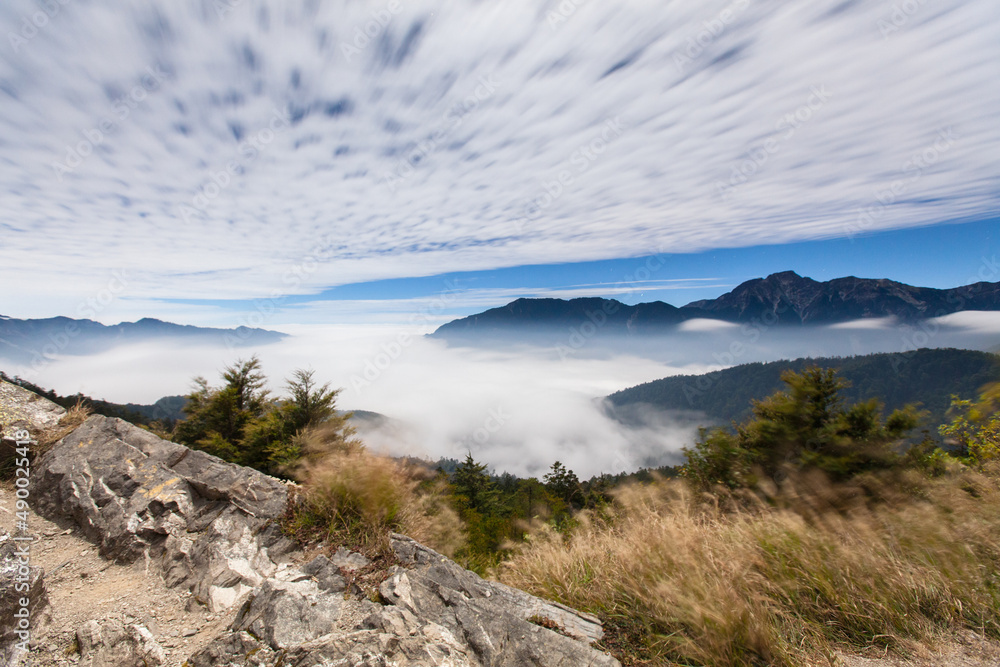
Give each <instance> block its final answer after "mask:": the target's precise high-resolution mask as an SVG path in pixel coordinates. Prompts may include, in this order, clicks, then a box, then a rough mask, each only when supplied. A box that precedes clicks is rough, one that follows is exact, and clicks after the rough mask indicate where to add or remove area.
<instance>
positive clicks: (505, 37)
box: [0, 0, 1000, 317]
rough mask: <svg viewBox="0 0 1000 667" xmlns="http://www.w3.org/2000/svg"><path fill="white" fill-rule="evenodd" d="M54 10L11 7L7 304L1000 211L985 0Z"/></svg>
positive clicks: (759, 237)
mask: <svg viewBox="0 0 1000 667" xmlns="http://www.w3.org/2000/svg"><path fill="white" fill-rule="evenodd" d="M44 4H45V3H42V4H38V3H35V2H32V1H31V0H8V1H7V2H4V3H3V5H2V7H0V27H2V28H3V32H4V34H5V35H6V36H5V38H4V40H3V43H0V146H2V149H0V211H3V215H2V217H0V226H2V232H0V233H2V239H0V243H2V257H3V261H2V263H0V278H2V280H3V283H4V285H5V286H9V287H7V290H8V291H7V294H6V295H5V296H7V299H6V304H7V305H5V306H4V308H5V311H6V312H7V313H9V314H18V313H19V312H26V311H29V310H30V311H37V309H38V308H39V304H40V303H44V304H46V305H47V306H48V307H50V308H51V314H55V313H56V312H62V313H67V314H73V313H74V312H76V310H77V309H78V308H79V304H80V303H83V302H85V301H86V300H87V299H88V298H94V295H96V294H99V293H100V292H101V290H103V289H105V288H106V285H107V284H108V281H109V280H110V279H111V278H112V272H113V271H115V270H118V271H125V272H126V273H127V274H128V275H130V276H131V278H130V280H129V281H128V284H127V287H126V289H125V290H124V291H123V292H122V294H120V295H116V296H117V299H118V301H117V303H118V304H119V305H118V306H116V307H123V304H124V305H127V304H129V303H131V304H132V305H133V306H138V305H139V304H148V303H150V301H149V300H151V299H171V298H187V299H248V300H252V299H256V298H261V297H266V296H268V295H271V294H273V293H275V292H277V293H281V294H312V293H317V292H319V291H321V290H323V289H324V288H327V287H329V286H332V285H339V284H346V283H357V282H363V281H368V280H376V279H381V278H390V277H405V276H419V275H432V274H438V273H443V272H448V271H464V270H481V269H487V268H494V267H501V266H517V265H522V264H539V263H551V262H569V261H583V260H592V259H600V258H610V257H629V256H640V255H647V254H649V253H650V252H657V251H659V252H686V251H695V250H699V249H706V248H715V247H735V246H746V245H754V244H763V243H775V242H785V241H792V240H800V239H815V238H830V237H837V236H845V235H855V234H861V233H867V232H871V231H876V230H879V229H888V228H897V227H907V226H918V225H928V224H933V223H938V222H942V221H948V220H960V219H970V218H975V217H977V216H982V215H984V214H987V213H989V212H995V211H996V210H997V203H998V202H997V199H998V192H1000V189H998V187H997V186H998V182H1000V165H998V162H997V160H996V155H998V154H1000V123H998V122H997V109H1000V84H998V79H997V76H996V63H997V62H1000V5H997V4H996V3H995V2H993V0H939V1H937V2H934V3H916V5H917V8H916V9H914V11H913V12H909V13H904V14H901V15H899V16H896V15H894V14H893V5H891V4H890V3H887V2H882V1H878V0H847V1H844V0H808V1H807V0H791V1H786V0H732V1H730V2H726V1H719V0H713V1H710V2H682V1H679V0H675V1H673V2H649V1H645V0H642V1H640V0H617V1H615V2H604V3H598V2H589V3H580V4H579V6H577V5H575V4H573V3H570V4H573V6H574V7H575V9H574V10H573V11H572V12H568V11H562V10H560V7H562V8H563V9H565V8H566V7H567V6H568V5H567V4H566V3H562V4H560V3H557V2H549V3H538V2H535V1H534V0H530V1H529V0H508V1H505V2H503V3H482V2H473V1H472V0H454V1H451V2H446V3H441V2H431V1H430V0H399V2H398V3H388V2H385V3H383V2H378V1H376V2H369V3H361V2H346V1H341V2H328V3H320V2H314V1H310V0H287V1H285V0H281V1H279V0H267V1H265V0H253V1H252V0H242V1H240V0H217V1H209V0H170V1H168V0H152V1H141V2H140V1H139V0H134V1H127V0H119V1H117V2H112V3H98V2H93V1H88V0H71V1H69V2H66V3H65V4H62V3H48V4H49V5H51V6H52V7H57V8H58V11H50V13H51V14H52V15H51V16H49V15H47V14H45V9H44V7H43V5H44ZM390 4H392V7H391V8H390ZM40 8H41V9H40ZM39 12H41V15H39ZM366 31H367V34H366ZM12 36H13V37H12ZM365 37H367V40H366V39H365ZM942 136H944V137H946V139H947V140H946V141H945V140H942ZM587 289H590V290H591V291H588V292H587V293H588V294H597V293H601V294H607V295H613V293H612V292H606V291H605V292H601V291H600V289H601V288H597V287H593V288H592V287H591V286H588V287H587ZM593 290H598V291H596V292H595V291H593ZM573 294H575V293H574V292H573V291H572V290H569V291H566V292H563V295H573ZM382 305H385V304H382ZM172 308H174V309H175V310H176V312H178V313H179V314H183V313H184V312H187V313H195V311H196V310H197V309H195V308H194V307H192V306H185V307H181V306H172ZM126 310H127V309H126ZM196 316H197V315H192V317H196Z"/></svg>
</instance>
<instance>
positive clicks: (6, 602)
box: [0, 530, 49, 665]
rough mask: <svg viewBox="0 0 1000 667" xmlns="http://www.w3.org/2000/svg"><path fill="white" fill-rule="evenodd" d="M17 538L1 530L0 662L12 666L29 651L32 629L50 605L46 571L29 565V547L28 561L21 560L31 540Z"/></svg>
mask: <svg viewBox="0 0 1000 667" xmlns="http://www.w3.org/2000/svg"><path fill="white" fill-rule="evenodd" d="M14 537H15V536H13V535H10V534H9V533H7V532H6V531H4V530H0V665H13V664H15V663H16V662H17V659H18V657H19V656H21V655H23V654H25V653H27V648H28V646H27V642H28V641H30V639H31V636H32V630H37V628H38V627H39V625H40V624H41V622H42V620H43V618H42V617H43V615H44V614H45V613H46V608H47V606H48V604H49V598H48V591H47V589H46V588H45V573H44V571H43V570H42V568H40V567H34V566H32V565H31V564H30V550H29V552H28V556H27V557H26V558H27V560H28V564H25V563H24V562H23V560H22V559H24V558H25V552H24V548H25V546H26V545H30V544H31V543H30V542H27V541H18V540H15V539H14ZM17 537H31V536H28V535H24V534H18V535H17ZM22 601H27V603H28V604H27V606H22V604H21V602H22ZM22 620H23V621H24V622H23V623H22V622H21V621H22ZM24 626H27V627H24Z"/></svg>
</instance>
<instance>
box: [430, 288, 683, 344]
mask: <svg viewBox="0 0 1000 667" xmlns="http://www.w3.org/2000/svg"><path fill="white" fill-rule="evenodd" d="M682 321H684V316H683V314H682V313H681V310H680V309H679V308H676V307H675V306H671V305H670V304H668V303H663V302H662V301H654V302H652V303H640V304H638V305H635V306H629V305H626V304H624V303H622V302H620V301H616V300H614V299H601V298H597V297H591V298H580V299H571V300H569V301H565V300H563V299H517V300H516V301H512V302H510V303H509V304H507V305H506V306H501V307H500V308H492V309H490V310H487V311H485V312H483V313H479V314H477V315H471V316H469V317H465V318H462V319H459V320H455V321H453V322H449V323H447V324H444V325H442V326H441V327H439V328H438V329H437V331H435V332H434V334H432V335H433V336H438V337H445V338H454V337H463V336H487V337H488V336H492V335H498V334H504V333H509V332H511V331H513V330H516V329H518V328H523V327H528V328H532V329H536V330H543V331H544V330H546V329H558V330H562V331H564V330H566V329H567V328H569V327H574V326H576V327H578V326H583V325H584V324H585V323H588V322H589V323H590V324H591V325H592V326H594V327H596V328H598V329H600V330H602V332H604V333H638V332H647V331H656V330H658V329H662V328H664V327H671V326H674V325H676V324H678V323H679V322H682Z"/></svg>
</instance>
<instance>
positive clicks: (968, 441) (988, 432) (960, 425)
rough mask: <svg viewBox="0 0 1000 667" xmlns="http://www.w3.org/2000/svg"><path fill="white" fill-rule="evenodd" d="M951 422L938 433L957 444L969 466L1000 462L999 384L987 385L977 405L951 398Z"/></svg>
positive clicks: (960, 454)
mask: <svg viewBox="0 0 1000 667" xmlns="http://www.w3.org/2000/svg"><path fill="white" fill-rule="evenodd" d="M949 414H950V415H951V417H952V419H951V421H950V422H949V423H947V424H942V425H941V427H940V429H939V432H940V433H941V435H943V436H945V437H946V438H948V439H949V440H951V441H952V442H954V443H955V445H956V446H957V448H958V455H959V456H960V457H961V458H964V459H965V461H966V462H967V463H969V464H970V465H975V466H979V467H981V466H983V465H984V464H985V463H986V462H987V461H994V460H998V459H1000V382H995V383H992V384H990V385H987V386H986V387H985V388H984V389H983V391H982V393H981V394H980V396H979V400H978V401H976V402H973V401H970V400H963V399H961V398H959V397H958V396H952V400H951V410H950V411H949Z"/></svg>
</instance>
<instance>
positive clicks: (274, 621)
mask: <svg viewBox="0 0 1000 667" xmlns="http://www.w3.org/2000/svg"><path fill="white" fill-rule="evenodd" d="M343 606H344V597H343V596H342V595H333V594H330V593H327V592H325V591H322V590H320V588H319V586H318V585H317V583H316V582H315V581H314V580H313V579H312V578H311V577H309V576H308V575H305V574H304V573H302V579H299V580H295V581H280V580H278V579H268V580H267V581H265V582H264V583H263V584H262V585H261V586H260V587H259V588H258V589H257V590H255V591H254V592H253V594H252V595H251V596H250V598H249V599H248V600H247V601H246V602H245V603H244V604H243V606H242V607H241V608H240V611H239V613H238V614H237V615H236V618H235V620H234V621H233V624H232V626H231V627H232V629H233V630H235V631H243V630H246V631H248V632H249V633H250V634H251V635H253V636H254V637H258V638H260V639H262V640H263V641H264V642H266V643H267V644H268V646H270V647H272V648H275V649H282V648H288V647H291V646H295V645H296V644H302V643H305V642H308V641H311V640H313V639H316V638H317V637H321V636H323V635H325V634H329V633H331V632H333V631H334V630H335V629H336V626H337V621H338V620H339V619H340V614H341V611H342V607H343Z"/></svg>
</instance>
